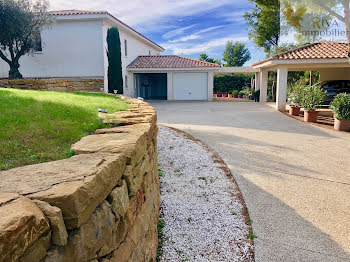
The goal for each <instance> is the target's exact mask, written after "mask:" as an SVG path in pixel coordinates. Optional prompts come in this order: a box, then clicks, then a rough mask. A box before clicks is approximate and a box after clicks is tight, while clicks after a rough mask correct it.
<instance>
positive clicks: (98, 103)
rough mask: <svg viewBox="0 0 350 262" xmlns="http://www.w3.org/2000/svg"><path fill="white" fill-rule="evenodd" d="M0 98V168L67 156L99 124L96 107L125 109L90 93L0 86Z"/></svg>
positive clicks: (119, 102)
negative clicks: (4, 87)
mask: <svg viewBox="0 0 350 262" xmlns="http://www.w3.org/2000/svg"><path fill="white" fill-rule="evenodd" d="M0 101H1V103H0V110H1V114H0V170H6V169H10V168H14V167H19V166H25V165H30V164H36V163H42V162H47V161H53V160H59V159H64V158H68V157H70V156H71V155H73V154H74V152H71V151H70V147H71V145H72V144H73V143H75V142H77V141H78V140H80V139H81V138H82V137H84V136H86V135H88V134H91V133H93V132H94V131H95V130H96V129H98V128H101V127H103V125H101V124H100V122H99V118H98V111H97V110H98V109H99V108H103V109H107V110H108V111H109V112H117V111H122V110H126V109H128V108H129V106H128V105H127V104H126V103H124V102H123V101H122V100H121V99H119V98H117V97H115V96H111V95H107V94H93V93H66V92H50V91H28V90H18V89H0Z"/></svg>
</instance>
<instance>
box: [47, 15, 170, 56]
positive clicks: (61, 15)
mask: <svg viewBox="0 0 350 262" xmlns="http://www.w3.org/2000/svg"><path fill="white" fill-rule="evenodd" d="M50 14H52V15H54V16H69V15H96V14H97V15H109V16H110V17H112V18H113V19H115V20H117V21H118V22H119V23H121V24H123V25H124V26H126V27H127V28H129V29H130V30H131V31H134V32H135V33H136V34H138V35H140V36H142V37H143V38H145V39H147V40H148V41H150V42H151V43H153V44H154V45H156V46H158V47H159V48H161V49H162V50H165V49H164V48H163V47H161V46H160V45H158V44H157V43H155V42H153V41H152V40H151V39H149V38H147V37H146V36H144V35H143V34H141V33H139V32H137V31H136V30H135V29H133V28H131V27H130V26H128V25H127V24H125V23H123V22H122V21H120V20H119V19H118V18H116V17H115V16H113V15H111V14H110V13H108V12H107V11H88V10H76V9H74V10H59V11H50Z"/></svg>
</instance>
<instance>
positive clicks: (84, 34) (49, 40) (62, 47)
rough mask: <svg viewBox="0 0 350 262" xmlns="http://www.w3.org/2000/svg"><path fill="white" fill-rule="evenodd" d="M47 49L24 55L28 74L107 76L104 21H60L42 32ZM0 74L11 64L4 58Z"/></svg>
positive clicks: (4, 74) (23, 70) (24, 72)
mask: <svg viewBox="0 0 350 262" xmlns="http://www.w3.org/2000/svg"><path fill="white" fill-rule="evenodd" d="M41 37H42V45H43V51H42V52H40V53H34V54H28V55H25V56H23V57H22V58H21V59H20V65H21V67H20V72H21V73H22V75H23V76H24V77H103V76H104V64H103V56H102V52H103V42H102V41H101V37H102V21H57V22H56V23H55V24H54V25H53V26H52V27H51V28H50V29H47V30H44V31H43V32H42V34H41ZM0 64H1V65H0V70H1V71H0V77H8V71H9V67H8V66H7V64H6V63H5V62H4V61H3V60H1V61H0Z"/></svg>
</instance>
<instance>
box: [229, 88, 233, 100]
mask: <svg viewBox="0 0 350 262" xmlns="http://www.w3.org/2000/svg"><path fill="white" fill-rule="evenodd" d="M232 92H233V91H232V90H231V91H230V92H228V98H232Z"/></svg>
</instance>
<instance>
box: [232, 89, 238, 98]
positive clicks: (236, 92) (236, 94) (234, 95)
mask: <svg viewBox="0 0 350 262" xmlns="http://www.w3.org/2000/svg"><path fill="white" fill-rule="evenodd" d="M238 94H239V92H238V90H233V91H232V95H233V98H238Z"/></svg>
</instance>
